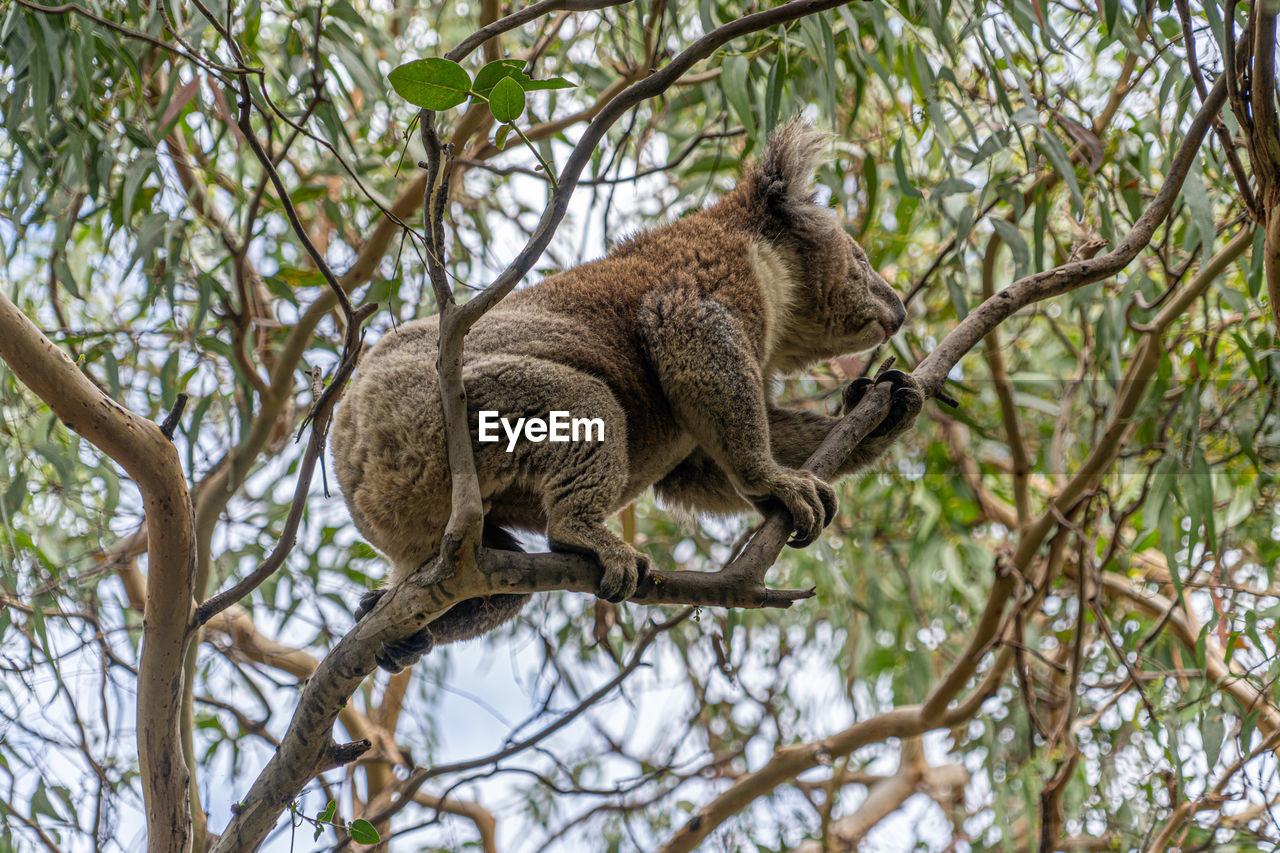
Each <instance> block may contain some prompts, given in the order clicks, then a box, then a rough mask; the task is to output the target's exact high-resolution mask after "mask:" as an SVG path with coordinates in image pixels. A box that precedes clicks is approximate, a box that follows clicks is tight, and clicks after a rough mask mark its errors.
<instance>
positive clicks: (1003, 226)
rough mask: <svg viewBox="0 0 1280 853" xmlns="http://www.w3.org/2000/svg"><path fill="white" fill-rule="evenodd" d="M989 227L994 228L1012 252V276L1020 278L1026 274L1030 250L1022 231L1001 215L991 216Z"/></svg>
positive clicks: (1029, 260) (1029, 261)
mask: <svg viewBox="0 0 1280 853" xmlns="http://www.w3.org/2000/svg"><path fill="white" fill-rule="evenodd" d="M991 227H992V228H994V229H996V233H997V234H999V235H1000V239H1001V240H1003V241H1004V242H1005V243H1006V244H1007V245H1008V246H1009V251H1010V253H1012V254H1013V277H1014V278H1022V277H1023V276H1024V275H1026V274H1027V266H1028V265H1029V264H1030V263H1031V251H1030V250H1029V249H1028V248H1027V241H1026V240H1025V239H1024V238H1023V236H1022V232H1021V231H1019V230H1018V226H1016V225H1014V224H1013V223H1012V222H1010V221H1009V220H1007V219H1005V218H1004V217H1002V216H993V217H991Z"/></svg>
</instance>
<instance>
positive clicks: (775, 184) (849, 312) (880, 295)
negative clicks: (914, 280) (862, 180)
mask: <svg viewBox="0 0 1280 853" xmlns="http://www.w3.org/2000/svg"><path fill="white" fill-rule="evenodd" d="M826 139H827V137H826V135H825V134H823V133H820V132H819V131H816V130H814V129H813V128H812V127H809V126H808V125H807V124H805V123H804V122H803V121H802V120H800V119H799V118H796V119H792V120H791V121H790V122H788V123H787V124H785V125H783V126H782V127H781V128H779V129H778V130H776V131H775V132H774V133H773V135H772V136H771V137H770V139H769V146H768V148H767V150H766V151H765V154H764V157H763V158H762V160H761V162H760V163H759V164H758V165H755V166H752V167H749V168H748V170H747V173H746V174H745V175H744V176H743V180H742V183H741V184H740V187H742V188H743V190H744V194H745V198H744V199H743V201H745V202H746V204H747V207H748V209H749V210H750V214H749V215H750V216H751V218H753V219H754V220H755V222H754V226H755V229H756V230H757V231H758V233H760V235H761V236H762V237H763V238H764V239H765V241H766V242H767V243H768V244H769V245H770V246H772V247H773V248H775V249H776V250H777V251H778V253H779V254H780V255H781V256H782V257H783V259H784V260H785V262H786V264H787V266H788V267H789V268H790V272H791V274H792V276H793V277H794V278H795V280H796V282H797V284H798V285H799V286H798V288H797V289H796V291H795V292H794V293H793V300H794V304H793V305H792V306H791V307H792V312H791V314H792V319H791V322H790V323H789V332H788V333H787V334H785V335H784V339H783V340H782V341H781V342H780V345H779V352H778V353H777V355H776V357H775V359H774V360H775V362H777V366H778V367H780V368H782V369H786V370H790V369H798V368H799V367H803V366H804V365H805V364H809V363H811V362H813V361H814V360H816V359H819V358H828V357H831V356H834V355H841V354H848V353H856V352H862V351H864V350H868V349H871V348H872V347H874V346H877V345H879V344H882V343H884V342H885V341H887V340H888V339H889V337H890V336H891V335H892V334H893V333H894V332H896V331H897V330H898V329H899V327H901V326H902V321H903V320H904V319H905V318H906V313H907V312H906V309H905V308H904V307H903V304H902V300H901V299H900V298H898V294H896V293H895V292H894V291H893V288H892V287H890V286H889V283H888V282H886V281H885V280H884V279H883V278H881V276H880V274H879V273H877V272H876V271H875V270H874V269H872V268H871V264H870V263H869V262H868V261H867V253H866V252H864V251H863V249H862V247H861V246H859V245H858V243H857V241H856V240H854V239H853V238H852V237H851V236H849V235H848V234H847V233H845V231H844V229H843V228H841V227H840V224H839V223H838V222H837V221H836V219H835V217H833V216H832V215H831V211H830V210H828V209H827V208H825V207H822V206H821V205H819V204H817V203H816V202H815V200H814V192H813V175H814V171H815V170H816V168H817V166H818V163H819V162H820V161H821V159H822V151H823V148H824V147H825V143H826Z"/></svg>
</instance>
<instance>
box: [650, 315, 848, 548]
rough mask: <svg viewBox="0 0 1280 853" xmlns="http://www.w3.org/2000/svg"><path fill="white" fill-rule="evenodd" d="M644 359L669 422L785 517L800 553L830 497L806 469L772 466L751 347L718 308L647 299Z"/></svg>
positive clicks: (750, 496)
mask: <svg viewBox="0 0 1280 853" xmlns="http://www.w3.org/2000/svg"><path fill="white" fill-rule="evenodd" d="M640 326H641V333H642V335H643V341H644V347H645V350H646V355H647V356H648V358H649V361H650V363H651V364H652V366H653V368H654V370H655V371H656V373H657V375H658V379H659V381H660V382H661V384H662V390H663V393H664V394H665V396H666V398H667V400H668V402H669V403H670V405H671V408H672V411H673V412H674V414H675V417H676V420H677V421H678V422H679V424H680V426H681V427H683V428H684V429H685V430H687V431H688V432H689V433H690V434H691V435H692V436H693V437H694V438H695V439H696V440H697V442H698V445H699V446H700V447H701V448H702V449H703V450H704V451H705V452H706V453H707V454H708V455H709V456H711V458H712V459H714V460H715V462H716V464H717V465H718V466H719V467H720V468H721V469H722V470H723V471H724V472H725V474H726V475H727V476H728V477H729V480H730V481H731V482H732V483H733V486H734V488H735V489H737V491H738V492H739V493H740V494H741V495H742V496H743V497H745V498H746V499H747V500H749V501H751V502H752V503H754V504H755V505H756V506H758V507H761V508H762V509H765V508H767V507H768V505H769V504H771V503H774V502H776V503H780V504H781V505H782V506H783V507H785V508H786V509H787V511H788V512H789V513H790V514H791V522H792V528H793V530H794V531H795V536H794V537H793V538H792V540H791V542H790V544H791V545H792V546H794V547H797V548H803V547H804V546H806V545H808V544H809V543H810V542H812V541H813V540H814V539H816V538H817V537H818V534H819V533H821V532H822V528H823V527H825V526H826V525H827V524H829V523H830V522H831V519H832V518H834V517H835V511H836V497H835V491H834V490H833V489H832V488H831V487H830V486H829V485H827V484H826V483H825V482H823V481H822V479H821V478H819V477H818V476H816V475H815V474H812V473H811V472H808V471H798V470H795V469H793V468H786V467H783V466H781V465H779V464H778V463H777V462H776V461H774V458H773V454H772V451H771V448H770V440H769V421H768V417H767V415H766V411H765V392H764V381H763V379H762V377H761V375H760V367H759V364H758V362H757V357H756V354H755V350H754V347H753V346H752V344H751V341H750V339H749V338H748V337H747V335H746V333H745V331H744V330H743V329H742V327H741V325H740V324H739V322H738V320H737V318H736V317H734V315H733V314H732V313H731V312H730V311H729V310H728V308H726V307H725V306H724V305H723V304H721V303H720V302H717V301H716V300H713V299H699V298H696V297H693V296H689V295H685V294H680V293H665V294H655V295H654V296H652V297H651V298H650V299H649V300H648V301H647V302H646V304H645V306H644V311H643V312H642V315H641V319H640Z"/></svg>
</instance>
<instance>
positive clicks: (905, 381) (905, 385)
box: [842, 370, 924, 438]
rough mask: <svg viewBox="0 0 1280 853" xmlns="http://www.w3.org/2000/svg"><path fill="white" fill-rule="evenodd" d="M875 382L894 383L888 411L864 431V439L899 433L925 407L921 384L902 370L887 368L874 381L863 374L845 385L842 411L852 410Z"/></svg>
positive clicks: (846, 412)
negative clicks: (865, 433) (873, 425)
mask: <svg viewBox="0 0 1280 853" xmlns="http://www.w3.org/2000/svg"><path fill="white" fill-rule="evenodd" d="M877 382H890V383H892V384H893V390H892V397H891V398H890V402H889V414H887V415H885V416H884V420H882V421H881V422H880V423H879V424H877V425H876V427H875V429H873V430H871V432H869V433H867V438H883V437H884V436H887V435H893V434H896V433H898V432H900V431H901V430H902V429H904V428H905V427H906V426H907V425H909V424H910V423H911V422H913V421H915V419H916V415H918V414H920V409H921V408H922V407H923V406H924V395H923V394H922V393H920V384H919V383H918V382H916V380H915V377H913V376H912V375H911V374H910V373H903V372H902V371H901V370H886V371H885V372H884V373H882V374H881V375H880V377H879V378H878V379H877V380H875V381H872V380H871V379H869V378H868V377H866V376H863V377H860V378H858V379H855V380H853V381H852V382H850V383H849V384H848V385H846V386H845V388H844V393H843V395H842V396H843V403H844V413H845V414H848V413H849V412H851V411H853V409H854V407H855V406H857V405H858V403H860V402H862V398H863V397H865V396H866V394H867V391H868V390H869V389H870V388H871V386H872V385H875V384H877Z"/></svg>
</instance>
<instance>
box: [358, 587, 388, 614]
mask: <svg viewBox="0 0 1280 853" xmlns="http://www.w3.org/2000/svg"><path fill="white" fill-rule="evenodd" d="M386 592H387V590H386V589H385V588H383V589H371V590H369V591H368V592H366V593H365V594H364V595H362V596H360V603H359V604H358V605H356V611H355V614H354V615H355V617H356V621H357V622H359V621H360V620H361V619H363V618H364V617H366V616H368V615H369V611H370V610H373V608H374V605H376V604H377V603H378V602H379V601H381V600H382V596H383V595H385V594H386Z"/></svg>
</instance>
